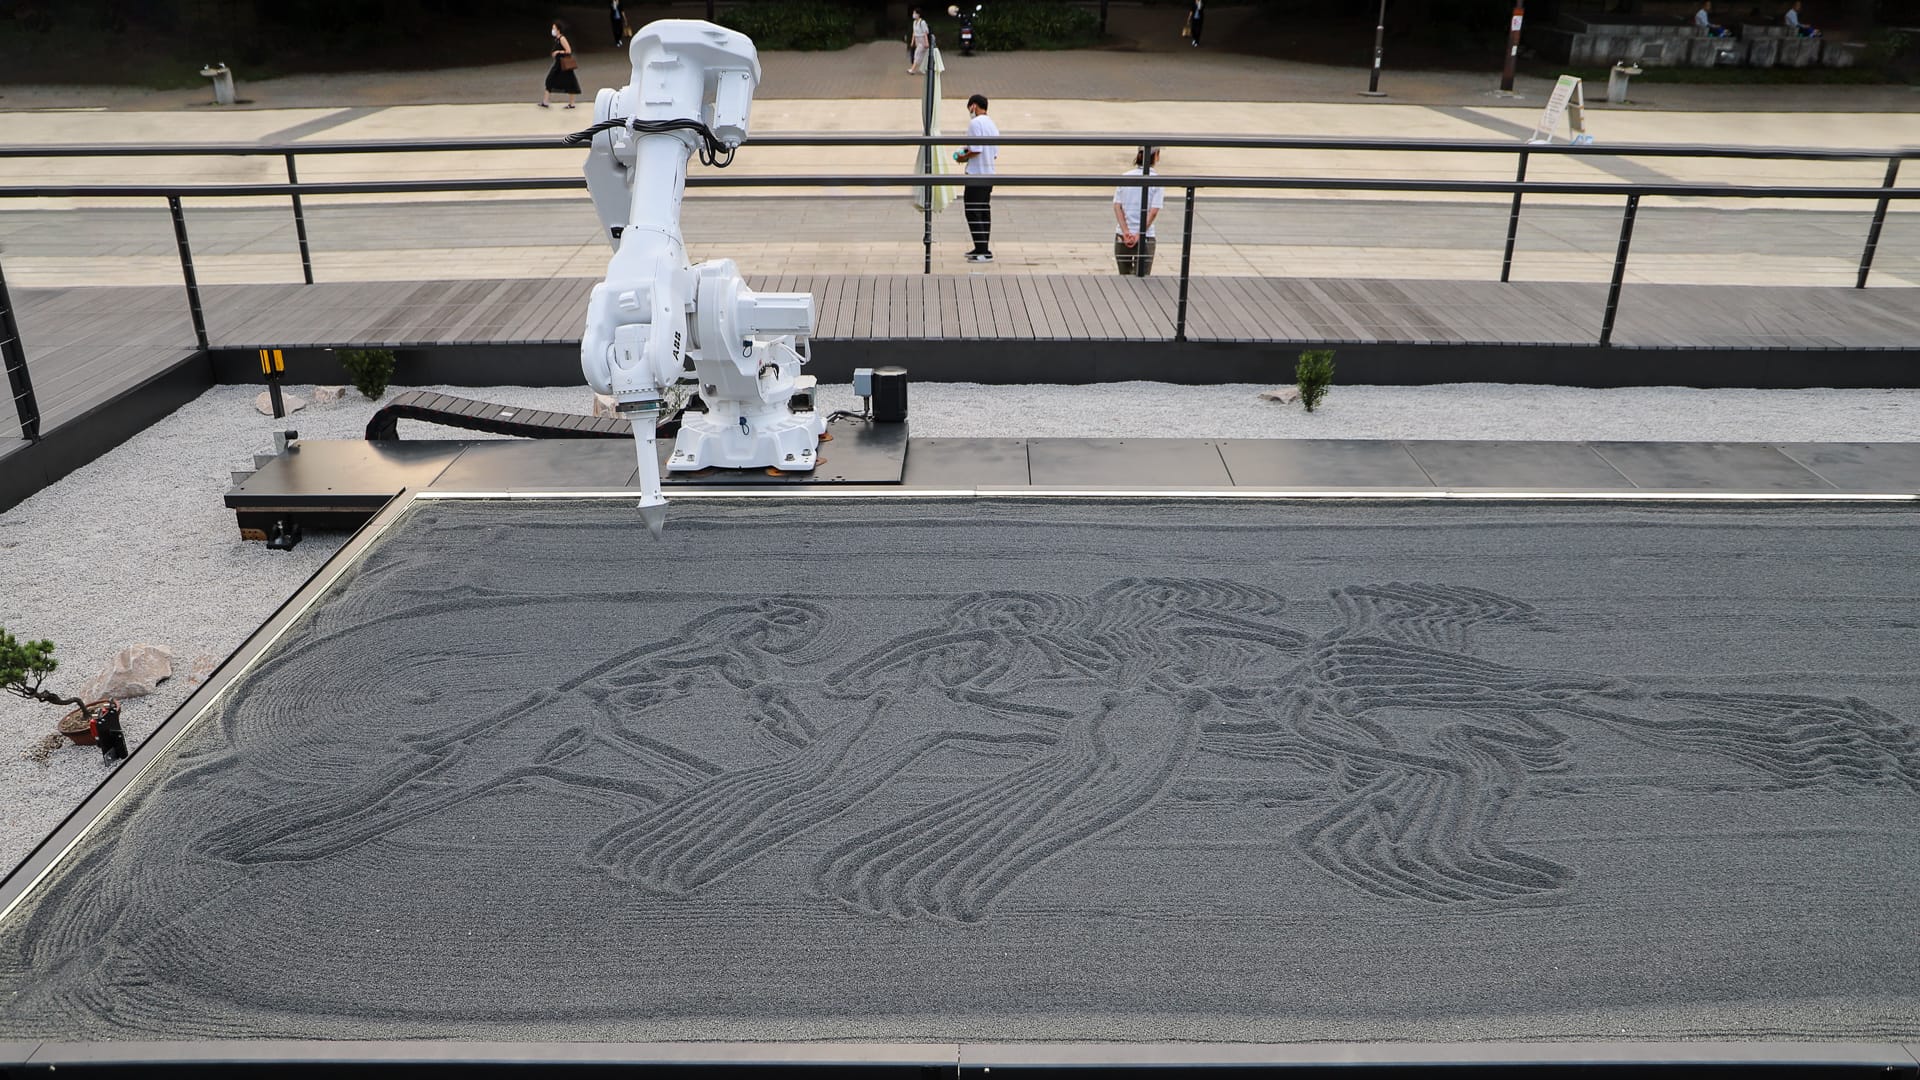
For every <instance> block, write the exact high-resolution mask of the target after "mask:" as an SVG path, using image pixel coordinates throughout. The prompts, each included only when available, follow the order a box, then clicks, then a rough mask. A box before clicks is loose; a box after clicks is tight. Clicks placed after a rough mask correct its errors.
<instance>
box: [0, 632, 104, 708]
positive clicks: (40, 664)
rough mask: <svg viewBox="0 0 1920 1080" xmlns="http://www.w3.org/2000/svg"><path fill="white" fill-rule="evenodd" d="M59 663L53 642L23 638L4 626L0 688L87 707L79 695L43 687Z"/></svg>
mask: <svg viewBox="0 0 1920 1080" xmlns="http://www.w3.org/2000/svg"><path fill="white" fill-rule="evenodd" d="M59 666H60V662H59V661H58V660H55V659H54V658H53V642H51V641H21V640H20V639H19V638H16V637H14V636H13V635H12V634H10V633H8V632H7V628H6V627H4V626H0V690H5V691H6V692H7V693H9V694H12V695H14V696H15V697H23V698H27V699H28V700H30V701H44V702H47V703H48V704H50V705H71V706H73V707H74V708H76V709H78V708H85V706H86V703H85V702H83V701H81V700H80V699H79V698H70V697H62V696H61V695H59V694H56V693H54V692H53V691H51V690H47V689H43V687H44V684H45V683H46V681H47V676H49V675H51V674H53V673H54V670H55V669H56V668H58V667H59Z"/></svg>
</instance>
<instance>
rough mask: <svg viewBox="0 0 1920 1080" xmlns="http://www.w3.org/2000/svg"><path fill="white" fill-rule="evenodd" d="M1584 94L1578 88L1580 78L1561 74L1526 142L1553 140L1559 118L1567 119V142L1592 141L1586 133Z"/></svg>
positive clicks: (1558, 127) (1547, 141)
mask: <svg viewBox="0 0 1920 1080" xmlns="http://www.w3.org/2000/svg"><path fill="white" fill-rule="evenodd" d="M1586 107H1587V102H1586V95H1585V94H1584V93H1583V92H1582V91H1581V89H1580V80H1579V78H1578V77H1576V76H1573V75H1562V76H1560V81H1559V82H1558V83H1555V84H1554V87H1553V96H1552V97H1550V98H1548V99H1547V108H1546V110H1545V111H1544V112H1542V113H1541V114H1540V124H1539V126H1538V127H1535V128H1534V129H1533V136H1532V137H1531V138H1529V139H1528V140H1527V141H1528V142H1536V143H1540V142H1546V143H1550V142H1552V141H1553V137H1554V135H1555V133H1557V132H1558V131H1559V130H1560V118H1561V117H1563V116H1564V117H1566V119H1567V139H1568V141H1569V142H1575V143H1582V142H1592V141H1593V137H1592V136H1590V135H1588V134H1587V114H1586Z"/></svg>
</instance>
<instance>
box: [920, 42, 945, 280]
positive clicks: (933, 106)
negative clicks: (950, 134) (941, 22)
mask: <svg viewBox="0 0 1920 1080" xmlns="http://www.w3.org/2000/svg"><path fill="white" fill-rule="evenodd" d="M936 62H937V61H936V60H935V58H934V55H933V52H932V50H928V52H927V71H926V82H925V84H924V85H923V86H922V87H921V92H920V137H921V138H923V139H930V138H932V137H933V118H934V113H935V111H936V110H938V109H939V107H940V103H939V102H938V101H935V100H934V97H933V88H934V83H935V81H936V79H935V77H934V74H933V66H934V64H935V63H936ZM939 152H940V148H939V147H937V146H935V145H933V144H932V143H927V144H925V145H924V146H922V147H920V171H921V172H922V173H925V174H927V175H929V176H930V175H932V174H933V155H935V154H937V153H939ZM920 194H921V196H922V197H921V200H920V203H921V205H920V246H921V256H920V272H921V273H922V274H931V273H933V187H932V186H931V185H929V186H927V187H924V188H921V189H920Z"/></svg>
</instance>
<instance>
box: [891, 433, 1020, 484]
mask: <svg viewBox="0 0 1920 1080" xmlns="http://www.w3.org/2000/svg"><path fill="white" fill-rule="evenodd" d="M1028 479H1029V477H1028V470H1027V443H1026V440H1025V439H915V440H913V442H912V443H911V444H910V446H909V447H908V450H907V472H906V479H905V481H904V485H905V486H906V487H912V488H922V489H927V490H935V491H947V490H969V489H972V488H978V487H1020V486H1023V485H1025V484H1026V483H1027V481H1028Z"/></svg>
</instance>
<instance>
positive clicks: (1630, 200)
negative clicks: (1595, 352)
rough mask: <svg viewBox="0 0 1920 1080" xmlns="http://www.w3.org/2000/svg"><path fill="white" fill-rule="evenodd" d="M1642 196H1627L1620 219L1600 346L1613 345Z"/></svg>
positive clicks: (1601, 319) (1601, 318)
mask: <svg viewBox="0 0 1920 1080" xmlns="http://www.w3.org/2000/svg"><path fill="white" fill-rule="evenodd" d="M1639 209H1640V196H1639V195H1637V194H1636V195H1629V196H1627V212H1626V213H1625V214H1624V215H1622V216H1621V218H1620V247H1619V249H1618V250H1617V251H1615V252H1614V254H1613V284H1611V285H1609V286H1607V312H1606V314H1605V315H1602V316H1601V317H1600V344H1602V345H1611V344H1613V316H1614V313H1615V312H1617V311H1619V310H1620V282H1621V281H1622V280H1623V279H1625V278H1626V276H1627V247H1628V246H1629V245H1631V244H1632V243H1633V215H1634V214H1635V213H1637V212H1638V211H1639Z"/></svg>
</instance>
